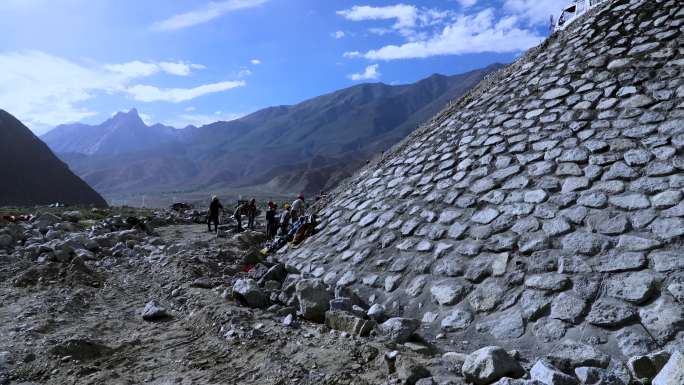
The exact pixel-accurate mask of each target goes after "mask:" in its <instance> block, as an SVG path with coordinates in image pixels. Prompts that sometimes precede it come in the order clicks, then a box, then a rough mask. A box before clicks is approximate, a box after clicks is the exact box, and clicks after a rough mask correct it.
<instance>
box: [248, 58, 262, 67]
mask: <svg viewBox="0 0 684 385" xmlns="http://www.w3.org/2000/svg"><path fill="white" fill-rule="evenodd" d="M249 62H250V63H252V64H254V65H255V66H256V65H259V64H261V60H259V59H252V60H250V61H249Z"/></svg>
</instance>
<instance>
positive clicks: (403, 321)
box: [379, 317, 420, 343]
mask: <svg viewBox="0 0 684 385" xmlns="http://www.w3.org/2000/svg"><path fill="white" fill-rule="evenodd" d="M419 326H420V321H418V320H417V319H412V318H401V317H395V318H390V319H388V320H387V321H385V322H383V323H381V324H380V326H379V329H380V332H381V333H382V334H384V335H386V336H387V337H388V338H389V339H390V340H392V341H394V342H396V343H404V342H406V341H408V340H409V338H410V337H411V335H412V334H413V333H414V332H415V331H416V330H417V329H418V327H419Z"/></svg>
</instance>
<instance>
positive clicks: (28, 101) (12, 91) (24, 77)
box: [0, 51, 244, 132]
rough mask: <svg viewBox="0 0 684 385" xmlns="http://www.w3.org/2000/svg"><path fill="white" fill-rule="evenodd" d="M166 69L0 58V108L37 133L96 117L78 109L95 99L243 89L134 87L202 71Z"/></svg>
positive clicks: (182, 66) (180, 96) (180, 66)
mask: <svg viewBox="0 0 684 385" xmlns="http://www.w3.org/2000/svg"><path fill="white" fill-rule="evenodd" d="M167 64H173V65H172V66H168V65H162V64H161V63H156V62H147V63H146V62H141V61H133V62H129V63H123V64H105V65H100V64H93V63H92V62H90V63H88V64H87V65H85V64H82V63H77V62H74V61H71V60H68V59H64V58H61V57H58V56H53V55H50V54H47V53H44V52H40V51H23V52H8V53H0V108H3V109H6V110H7V111H9V112H10V113H12V114H14V115H15V116H17V118H19V119H20V120H21V121H22V122H24V123H25V124H27V125H28V126H29V127H30V128H32V129H33V130H34V131H36V132H40V131H44V130H45V129H47V128H49V127H52V126H55V125H57V124H62V123H69V122H78V121H81V120H83V119H85V118H88V117H92V116H96V115H98V112H96V111H93V110H90V109H88V108H84V107H82V106H80V104H81V103H83V102H85V101H88V100H90V99H93V98H95V97H96V96H98V95H100V94H105V93H106V94H124V95H126V94H128V95H132V96H133V97H134V98H135V99H137V100H141V101H146V100H165V101H171V102H177V101H182V100H189V99H192V98H194V97H197V96H200V95H204V94H207V93H211V92H220V91H222V90H227V89H230V88H234V87H236V86H240V85H244V83H243V82H241V81H237V82H236V81H232V82H231V81H227V82H218V83H213V84H207V85H202V86H199V87H194V88H189V89H183V88H174V89H159V88H156V87H152V86H146V85H136V84H135V80H137V79H140V78H144V77H146V76H150V75H152V74H155V73H158V72H166V73H169V74H176V75H184V74H186V73H187V71H189V70H190V69H193V68H201V67H203V66H201V65H198V64H186V63H183V62H178V63H167ZM186 67H188V68H189V69H188V70H187V71H186Z"/></svg>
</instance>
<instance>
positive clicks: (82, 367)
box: [0, 225, 387, 384]
mask: <svg viewBox="0 0 684 385" xmlns="http://www.w3.org/2000/svg"><path fill="white" fill-rule="evenodd" d="M204 231H206V230H205V227H204V226H202V225H187V226H170V227H166V228H161V229H159V232H160V235H161V239H162V240H163V242H164V243H167V244H174V243H181V244H182V243H184V242H187V241H190V242H192V247H190V248H189V249H188V250H186V251H183V252H180V253H178V254H175V255H172V256H169V257H164V256H161V257H159V258H156V259H154V258H150V259H148V260H141V259H137V260H136V259H128V260H126V259H118V260H116V259H114V258H111V257H106V258H103V259H101V260H99V261H97V263H96V264H97V265H99V266H96V265H95V264H93V263H90V262H89V263H86V264H84V265H79V264H78V263H74V262H73V261H72V263H70V264H58V263H47V264H45V265H40V266H39V268H38V269H37V270H31V269H32V268H33V269H35V268H36V264H35V262H33V261H27V260H19V261H16V260H12V259H11V258H3V259H2V260H1V262H0V279H1V280H2V283H1V286H2V289H0V346H3V347H5V348H3V349H0V351H1V350H6V351H8V352H9V355H5V356H4V357H5V358H4V359H5V361H6V363H5V366H6V368H7V372H6V373H5V374H4V377H0V378H1V379H2V380H0V383H10V384H15V383H36V384H104V383H107V384H140V383H150V384H291V383H292V384H294V383H298V384H378V383H381V382H383V381H385V379H386V369H385V368H384V364H383V359H382V355H383V354H384V352H385V351H387V349H386V348H383V346H382V345H380V344H377V343H374V342H372V341H371V340H368V339H363V338H359V339H357V338H356V337H346V336H340V333H339V332H336V331H329V330H327V329H326V328H325V327H324V326H322V325H317V324H311V323H306V322H303V323H300V325H299V327H296V328H293V327H288V326H285V325H283V323H282V319H283V316H279V315H276V314H274V313H271V312H268V311H263V310H254V309H248V308H246V307H243V306H241V305H240V304H238V303H236V302H234V301H233V300H227V299H224V298H222V292H223V291H224V289H226V288H227V287H229V282H230V280H231V277H232V276H233V275H235V274H236V270H238V269H239V266H238V264H239V262H238V261H237V259H236V258H237V257H236V256H237V254H238V251H239V248H238V247H237V246H236V244H235V241H234V240H230V239H225V238H221V239H216V238H215V237H213V236H212V235H211V234H208V233H205V232H204ZM159 243H161V242H159ZM29 270H30V271H31V273H30V274H28V275H29V276H31V277H30V278H31V279H37V280H38V283H37V284H35V285H34V286H27V287H16V286H15V283H16V282H17V281H16V278H17V277H19V276H24V278H26V276H27V274H26V271H29ZM197 286H202V287H197ZM152 299H155V300H158V301H159V303H160V304H161V305H163V306H165V307H166V308H167V309H168V310H169V312H170V313H171V314H172V317H171V318H169V319H168V320H164V321H159V322H146V321H143V320H142V318H141V311H142V309H143V307H144V306H145V304H146V303H147V302H148V301H150V300H152ZM1 373H2V367H0V376H2V374H1Z"/></svg>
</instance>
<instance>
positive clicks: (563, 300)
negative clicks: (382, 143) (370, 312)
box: [282, 0, 684, 357]
mask: <svg viewBox="0 0 684 385" xmlns="http://www.w3.org/2000/svg"><path fill="white" fill-rule="evenodd" d="M683 32H684V3H682V2H681V1H678V0H668V1H646V0H632V1H627V0H617V1H612V2H606V3H605V4H603V5H601V6H600V7H598V8H597V9H596V10H594V11H592V12H591V13H589V14H587V15H586V16H585V17H584V20H578V21H577V23H575V24H574V25H573V26H572V28H569V29H568V30H566V31H563V32H561V33H558V34H555V35H554V36H552V37H551V38H550V39H548V40H547V41H546V42H545V43H543V44H542V45H541V46H540V47H538V48H535V49H533V50H531V51H530V52H529V53H528V54H526V55H525V56H523V57H522V58H521V59H520V60H519V61H518V62H516V63H514V64H512V65H510V66H509V67H507V68H505V69H503V70H502V71H501V72H500V73H498V74H496V75H494V76H492V77H491V78H489V79H487V80H485V81H484V82H483V83H482V84H481V85H480V86H478V87H476V88H475V89H474V90H473V91H472V92H471V93H470V94H469V95H467V96H465V97H464V98H463V99H461V100H460V101H458V102H457V103H455V104H453V105H452V106H450V107H449V108H447V109H445V110H444V111H443V112H442V113H440V114H439V115H438V116H437V117H436V118H435V119H433V120H432V121H431V122H429V123H428V124H427V125H425V126H424V127H422V128H420V129H419V130H417V131H416V132H415V133H414V134H413V135H411V136H410V137H409V138H407V140H406V141H404V142H402V143H400V144H399V145H398V146H397V147H395V149H394V150H392V151H390V152H388V154H387V155H386V156H385V158H384V159H383V160H382V161H381V162H379V163H377V164H374V165H373V167H372V168H370V167H369V168H366V169H364V171H363V172H362V173H360V174H358V175H357V176H355V177H354V178H353V179H352V180H350V181H349V183H346V184H345V185H344V186H343V187H342V188H340V189H338V190H337V191H336V192H334V193H333V194H332V195H333V199H332V201H331V202H330V203H329V205H328V206H327V207H326V208H325V209H324V210H323V211H322V219H323V223H322V225H321V228H322V231H321V232H320V233H319V234H318V235H317V236H316V237H314V238H312V239H310V240H308V241H307V243H305V244H304V245H302V246H301V247H300V248H299V249H297V250H294V251H290V252H289V253H287V254H285V255H284V256H283V257H282V258H283V259H284V260H285V261H286V262H287V263H289V264H290V265H292V266H295V267H297V269H299V270H300V271H301V272H302V273H303V274H305V275H308V276H313V277H318V278H321V279H323V280H324V282H325V283H326V284H328V285H331V286H349V287H351V288H352V289H353V290H355V291H356V292H357V293H358V294H359V296H360V298H362V299H364V300H365V301H367V302H368V303H369V304H373V303H379V304H383V305H384V306H385V307H386V308H387V311H388V312H389V313H390V314H393V315H401V316H406V317H415V318H418V319H421V320H423V323H422V327H421V329H420V334H422V335H424V336H426V338H427V339H429V340H430V342H433V343H436V344H438V345H440V346H443V347H446V348H449V349H453V350H465V351H472V350H474V349H475V348H477V347H479V346H485V345H488V344H492V343H494V344H498V345H502V346H507V347H510V348H517V349H521V350H523V351H526V350H527V351H530V352H533V353H534V354H535V355H539V354H541V353H543V352H548V351H549V350H551V349H552V348H553V347H554V346H556V345H557V344H558V343H559V341H562V340H564V339H574V340H581V341H582V342H584V343H588V344H592V345H596V346H597V347H598V348H599V349H600V350H603V351H605V352H608V353H610V354H612V355H614V356H624V357H629V356H634V355H637V354H644V353H647V352H650V351H652V350H655V349H658V348H662V347H665V348H671V347H674V346H680V348H681V347H682V345H684V333H683V332H682V330H684V250H683V249H682V244H683V242H682V241H683V238H682V236H683V235H684V200H683V198H684V194H683V191H684V190H683V188H684V172H683V170H684V48H683V47H684V37H683ZM437 336H439V337H440V338H439V339H435V337H437ZM463 341H465V343H464V342H463Z"/></svg>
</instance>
